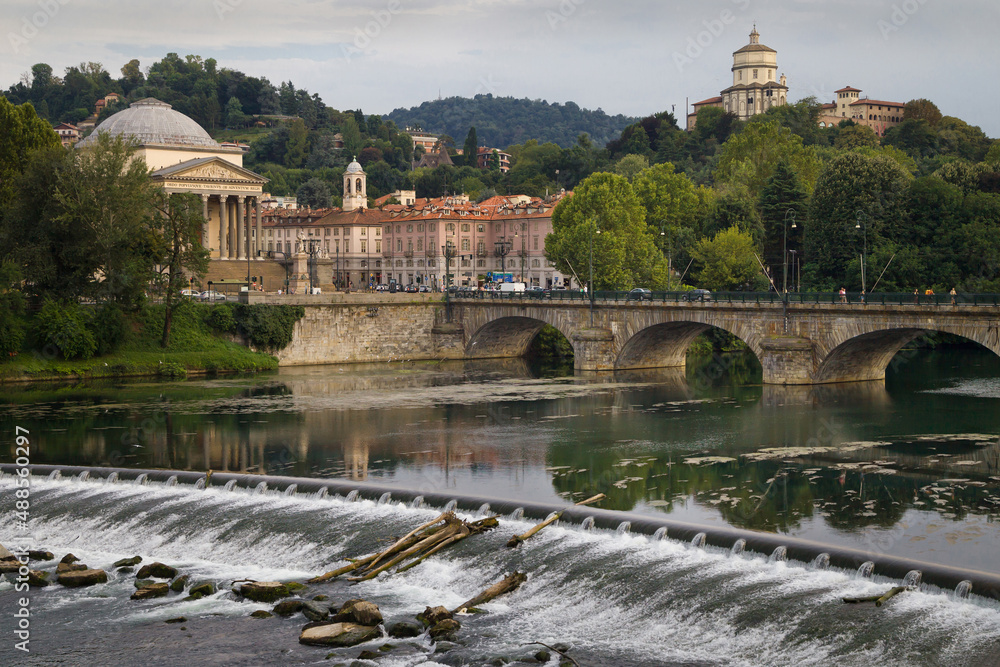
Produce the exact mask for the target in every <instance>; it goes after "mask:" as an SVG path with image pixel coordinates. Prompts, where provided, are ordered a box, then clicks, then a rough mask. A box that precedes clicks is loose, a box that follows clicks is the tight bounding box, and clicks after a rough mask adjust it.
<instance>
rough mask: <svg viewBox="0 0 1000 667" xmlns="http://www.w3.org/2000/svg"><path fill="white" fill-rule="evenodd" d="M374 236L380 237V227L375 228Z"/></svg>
mask: <svg viewBox="0 0 1000 667" xmlns="http://www.w3.org/2000/svg"><path fill="white" fill-rule="evenodd" d="M375 236H382V228H381V227H376V228H375Z"/></svg>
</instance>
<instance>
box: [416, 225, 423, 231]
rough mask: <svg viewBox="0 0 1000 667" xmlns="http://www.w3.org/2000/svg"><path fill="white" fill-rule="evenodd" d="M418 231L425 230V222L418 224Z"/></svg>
mask: <svg viewBox="0 0 1000 667" xmlns="http://www.w3.org/2000/svg"><path fill="white" fill-rule="evenodd" d="M417 231H418V232H422V231H424V225H423V223H421V224H419V225H417Z"/></svg>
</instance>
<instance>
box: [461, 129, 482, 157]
mask: <svg viewBox="0 0 1000 667" xmlns="http://www.w3.org/2000/svg"><path fill="white" fill-rule="evenodd" d="M462 157H463V158H464V159H465V165H466V166H468V167H478V166H479V139H478V137H476V128H475V127H470V128H469V133H468V134H467V135H465V145H464V146H463V147H462Z"/></svg>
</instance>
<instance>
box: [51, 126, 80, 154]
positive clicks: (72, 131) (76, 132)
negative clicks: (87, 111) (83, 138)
mask: <svg viewBox="0 0 1000 667" xmlns="http://www.w3.org/2000/svg"><path fill="white" fill-rule="evenodd" d="M52 129H53V130H55V131H56V134H58V135H59V141H61V142H62V145H63V148H69V147H70V146H72V145H73V144H75V143H76V142H78V141H80V129H79V128H78V127H77V126H76V125H71V124H70V123H59V124H58V125H56V126H55V127H54V128H52Z"/></svg>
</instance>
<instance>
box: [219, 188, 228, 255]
mask: <svg viewBox="0 0 1000 667" xmlns="http://www.w3.org/2000/svg"><path fill="white" fill-rule="evenodd" d="M226 199H227V197H226V195H219V259H228V258H229V216H228V215H227V211H226Z"/></svg>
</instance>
